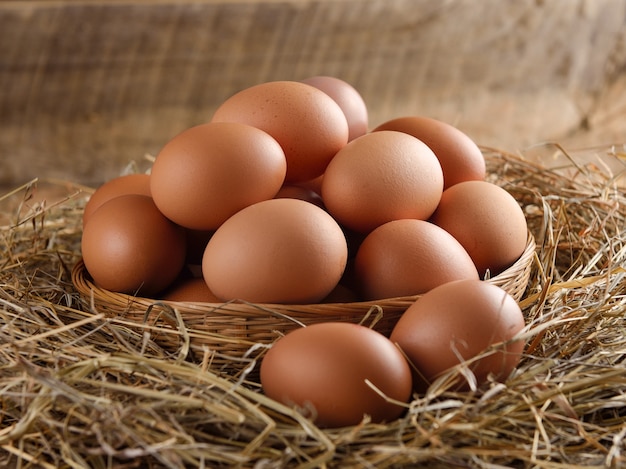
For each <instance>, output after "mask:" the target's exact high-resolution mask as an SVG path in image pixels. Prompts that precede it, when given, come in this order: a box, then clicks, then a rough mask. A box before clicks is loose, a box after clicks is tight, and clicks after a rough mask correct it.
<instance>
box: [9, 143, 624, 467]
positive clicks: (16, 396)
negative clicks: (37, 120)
mask: <svg viewBox="0 0 626 469" xmlns="http://www.w3.org/2000/svg"><path fill="white" fill-rule="evenodd" d="M551 148H552V150H553V151H554V152H555V153H558V154H559V155H560V156H561V157H563V156H565V159H566V160H567V159H569V155H568V153H567V152H566V151H565V150H563V149H562V148H559V147H558V145H556V146H552V147H551ZM589 151H590V152H591V151H593V152H595V153H597V154H598V155H600V156H601V157H602V158H603V159H605V160H606V159H610V160H611V162H612V164H613V165H615V163H617V166H618V167H622V168H623V167H624V162H625V161H626V160H625V156H626V155H625V153H624V152H623V151H622V152H620V151H619V149H616V148H603V149H594V150H589ZM485 154H486V156H487V160H488V163H489V167H490V170H491V171H492V172H493V174H494V179H495V180H497V182H498V183H499V184H501V185H502V186H504V187H505V188H506V189H507V190H509V191H510V192H511V193H513V194H514V195H515V196H516V197H517V198H518V199H519V200H520V201H521V202H522V203H523V205H524V208H525V211H526V214H527V217H528V221H529V226H530V227H531V230H532V231H533V233H534V234H535V237H536V240H537V259H536V266H535V269H534V273H533V275H532V278H531V281H530V285H529V288H528V292H527V294H526V296H525V298H524V299H523V300H522V303H521V304H522V307H523V310H524V313H525V315H526V318H527V323H528V327H527V328H526V330H525V331H524V332H523V334H525V335H526V337H527V340H528V347H527V350H526V352H525V355H524V358H523V360H522V362H521V364H520V366H519V368H518V369H517V370H516V372H515V373H514V374H513V375H512V376H511V377H510V379H509V380H508V381H507V382H506V383H504V384H501V383H496V382H493V383H490V384H489V385H488V386H486V387H483V388H480V389H476V390H474V391H472V392H466V393H457V392H453V391H451V387H450V386H449V384H450V382H451V380H450V378H451V376H452V375H453V374H454V373H464V374H466V375H467V376H468V378H469V379H471V376H470V375H469V372H468V368H467V366H466V365H467V364H463V365H461V366H459V369H457V370H453V371H451V373H450V374H449V375H446V376H444V377H442V378H441V379H440V380H439V381H438V382H436V383H434V384H433V386H431V388H430V390H429V392H428V393H427V394H426V395H423V396H416V397H415V399H414V400H413V401H412V402H411V403H410V405H409V406H408V408H407V412H406V415H405V416H404V417H402V418H400V419H398V420H396V421H394V422H391V423H390V424H387V425H380V424H373V423H371V422H368V421H367V420H364V421H363V422H362V424H360V425H358V426H355V427H350V428H342V429H334V430H323V429H320V428H317V427H316V426H315V425H313V424H312V423H311V422H310V421H309V420H307V419H306V418H304V417H302V416H301V415H300V414H299V413H298V412H297V411H296V410H294V409H290V408H288V407H285V406H283V405H280V404H278V403H276V402H273V401H271V400H269V399H267V398H265V397H264V396H263V394H262V393H261V392H260V389H259V386H258V384H256V383H255V382H253V381H252V380H250V379H249V378H250V376H252V375H249V376H246V375H245V374H243V375H237V376H229V375H227V374H219V373H217V372H215V371H213V370H212V368H211V362H210V353H209V352H208V351H207V353H206V354H205V356H204V359H203V360H199V361H197V362H194V361H191V360H190V359H189V357H188V356H187V353H186V351H185V350H182V349H181V350H178V351H176V352H174V353H173V352H171V351H165V350H163V349H161V348H160V347H158V346H157V345H156V344H155V343H154V342H153V341H151V339H150V337H151V334H150V333H148V332H150V331H146V333H143V334H142V333H140V332H137V330H136V329H135V328H129V327H128V326H127V325H125V324H124V323H123V322H117V321H115V319H107V318H106V317H105V316H104V315H102V314H99V313H98V311H97V310H95V309H94V310H91V309H90V308H89V307H85V306H83V305H82V303H81V302H80V301H79V297H78V295H77V293H76V291H75V290H74V288H73V286H72V283H71V280H70V270H71V268H72V266H73V265H74V263H75V262H76V260H77V259H78V254H79V244H80V235H81V231H80V230H81V227H80V226H81V223H80V216H81V210H82V207H83V206H84V202H85V198H86V195H87V191H85V190H84V188H81V187H79V186H73V185H71V184H68V185H66V187H67V188H68V190H67V192H68V193H69V194H70V195H69V196H68V197H66V198H64V199H62V200H61V201H59V202H58V203H55V204H54V205H52V206H46V204H45V203H43V202H42V203H39V202H38V203H35V204H33V203H31V202H30V201H31V200H33V199H32V195H33V191H34V189H35V185H36V184H35V183H33V184H29V185H26V186H24V187H21V188H18V189H17V190H15V191H12V192H10V193H8V194H6V195H5V196H2V197H0V210H3V209H2V205H3V204H4V205H5V206H8V205H9V202H11V201H12V202H11V204H10V205H11V207H17V208H16V209H15V210H14V211H12V212H11V220H10V222H8V223H7V225H6V226H4V227H2V229H1V231H0V243H1V244H2V248H1V249H2V252H3V255H2V258H1V259H0V464H2V465H3V466H5V467H20V468H27V467H42V468H53V467H54V468H57V467H58V468H87V467H89V468H134V467H141V468H156V467H159V468H160V467H168V468H182V467H221V466H238V467H254V468H277V467H303V468H306V467H310V468H313V467H329V468H330V467H405V466H411V467H431V468H437V467H479V468H499V467H520V468H546V469H547V468H565V467H568V468H572V467H588V468H592V467H615V468H617V467H626V423H625V422H626V363H625V362H624V356H625V354H626V325H625V323H626V321H625V320H626V270H625V267H626V231H625V230H626V223H625V218H626V199H625V196H624V191H623V189H620V188H619V187H618V186H617V183H616V180H617V176H618V175H613V174H611V173H609V172H608V171H607V169H606V168H605V167H604V166H603V165H602V164H600V162H599V161H601V160H598V163H595V164H593V163H586V164H584V165H582V164H578V163H576V161H573V159H571V161H568V164H567V165H565V167H561V168H546V167H542V166H540V165H537V164H534V163H531V162H530V161H527V160H525V159H524V158H522V157H519V156H517V155H511V154H507V153H504V152H501V151H498V150H493V149H485ZM252 366H255V363H254V361H251V367H252Z"/></svg>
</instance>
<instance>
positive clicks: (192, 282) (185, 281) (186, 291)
mask: <svg viewBox="0 0 626 469" xmlns="http://www.w3.org/2000/svg"><path fill="white" fill-rule="evenodd" d="M163 299H164V300H166V301H190V302H200V303H221V301H220V299H219V298H218V297H217V296H215V295H214V294H213V292H212V291H211V290H209V287H208V285H207V284H206V282H205V281H204V279H203V278H202V277H197V278H182V279H180V280H178V281H176V282H174V284H173V285H171V286H170V287H169V288H168V289H167V291H166V292H165V293H164V294H163Z"/></svg>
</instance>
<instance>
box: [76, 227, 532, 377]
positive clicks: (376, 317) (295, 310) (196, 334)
mask: <svg viewBox="0 0 626 469" xmlns="http://www.w3.org/2000/svg"><path fill="white" fill-rule="evenodd" d="M534 256H535V240H534V237H533V236H532V235H531V234H530V233H529V235H528V241H527V243H526V248H525V250H524V252H523V254H522V255H521V256H520V258H519V259H518V260H517V262H515V264H513V265H512V266H511V267H509V268H508V269H507V270H505V271H504V272H501V273H500V274H498V275H497V276H494V277H492V278H490V279H487V280H485V281H486V282H489V283H491V284H494V285H497V286H499V287H501V288H503V289H504V290H505V291H507V292H508V293H509V294H510V295H511V296H513V297H514V298H515V299H516V300H520V299H521V298H522V296H523V294H524V292H525V289H526V286H527V285H528V282H529V279H530V274H531V271H532V265H533V260H534ZM72 282H73V283H74V286H75V287H76V289H77V290H78V292H79V293H80V295H81V298H82V299H83V301H84V302H85V303H86V304H87V305H88V306H90V307H91V308H92V310H94V311H96V312H99V313H104V314H105V315H106V316H107V317H110V318H114V319H116V320H119V321H122V322H124V323H125V324H127V325H128V327H136V328H143V329H144V330H147V331H149V332H150V336H151V338H152V339H153V340H154V341H155V342H157V343H158V344H159V345H161V346H162V347H164V348H166V349H170V350H175V349H177V348H179V347H180V346H181V343H182V341H184V340H188V341H189V345H190V348H191V349H192V351H201V350H203V349H204V348H208V349H209V350H211V351H213V352H217V355H218V358H216V359H215V360H216V362H217V363H218V364H219V363H221V364H223V365H227V366H231V365H232V363H231V360H232V359H237V358H241V357H244V356H245V355H246V354H247V353H248V352H249V350H250V348H251V347H253V346H254V345H255V344H270V343H272V342H273V341H274V340H276V339H277V338H278V337H280V336H281V335H283V334H285V333H287V332H289V331H290V330H293V329H295V328H297V327H302V326H303V325H309V324H314V323H318V322H324V321H343V322H353V323H363V324H366V325H369V326H371V327H372V328H374V329H375V330H377V331H378V332H381V333H382V334H385V335H387V336H388V335H389V334H390V333H391V331H392V329H393V327H394V325H395V323H396V321H397V320H398V319H399V317H400V316H401V315H402V313H403V312H404V311H405V310H406V309H407V308H408V307H409V306H410V305H411V304H412V303H413V302H415V300H417V299H418V298H419V295H415V296H404V297H398V298H388V299H383V300H376V301H364V302H354V303H320V304H307V305H284V304H253V303H248V302H244V301H231V302H227V303H223V304H222V303H195V302H174V301H167V302H165V301H160V300H155V299H150V298H142V297H136V296H131V295H127V294H122V293H116V292H111V291H108V290H104V289H102V288H100V287H98V286H97V285H95V284H94V283H93V280H92V279H91V277H90V276H89V273H88V272H87V270H86V268H85V265H84V263H83V262H82V260H81V261H79V262H77V263H76V265H75V266H74V269H73V271H72ZM220 357H222V358H220Z"/></svg>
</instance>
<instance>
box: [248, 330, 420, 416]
mask: <svg viewBox="0 0 626 469" xmlns="http://www.w3.org/2000/svg"><path fill="white" fill-rule="evenodd" d="M260 375H261V385H262V387H263V391H264V392H265V394H266V395H267V396H269V397H271V398H272V399H274V400H277V401H280V402H282V403H284V404H286V405H288V406H296V407H297V408H298V409H300V410H301V411H302V412H304V413H305V414H307V415H308V416H310V417H311V418H312V419H313V421H314V422H315V423H316V424H317V425H319V426H322V427H344V426H349V425H357V424H359V423H360V422H361V421H362V420H363V419H364V418H365V417H366V416H369V417H371V420H372V421H373V422H375V423H380V422H391V421H392V420H394V419H396V418H398V417H399V416H400V415H401V414H402V413H403V412H404V411H405V407H404V406H402V405H401V404H400V405H399V404H397V402H400V403H406V402H408V401H409V399H410V397H411V387H412V383H411V370H410V368H409V365H408V363H407V361H406V359H405V358H404V356H403V355H402V354H401V353H400V351H399V350H398V348H397V347H396V346H395V345H394V344H393V343H392V342H391V341H390V340H389V339H387V338H386V337H385V336H383V335H382V334H380V333H378V332H376V331H374V330H372V329H369V328H367V327H365V326H361V325H357V324H350V323H341V322H327V323H320V324H314V325H310V326H307V327H303V328H300V329H296V330H294V331H292V332H289V333H288V334H287V335H285V336H284V337H282V338H281V339H279V340H278V341H277V342H276V343H275V344H274V345H273V346H272V348H271V349H270V350H269V351H268V352H267V354H266V355H265V356H264V357H263V361H262V362H261V370H260ZM368 383H371V386H372V387H373V388H374V389H377V390H378V391H379V392H380V394H379V392H377V391H375V390H374V389H373V388H372V387H370V386H369V385H368ZM381 394H382V395H381ZM383 396H387V397H388V398H389V400H386V399H385V397H383ZM394 401H395V402H394Z"/></svg>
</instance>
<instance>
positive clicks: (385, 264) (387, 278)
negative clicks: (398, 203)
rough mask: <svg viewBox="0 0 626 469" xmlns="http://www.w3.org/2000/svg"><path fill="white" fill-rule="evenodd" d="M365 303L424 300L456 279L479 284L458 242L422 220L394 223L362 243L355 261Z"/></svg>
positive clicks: (466, 255) (443, 231) (370, 235)
mask: <svg viewBox="0 0 626 469" xmlns="http://www.w3.org/2000/svg"><path fill="white" fill-rule="evenodd" d="M355 268H356V273H357V276H358V278H359V282H360V285H361V291H362V293H363V296H364V297H365V298H366V299H372V300H373V299H380V298H393V297H398V296H409V295H420V294H423V293H426V292H427V291H429V290H431V289H433V288H435V287H436V286H439V285H442V284H444V283H447V282H451V281H453V280H461V279H475V280H478V272H477V270H476V267H475V266H474V263H473V262H472V258H471V257H470V256H469V254H468V253H467V252H466V251H465V249H464V248H463V246H461V244H460V243H459V242H458V241H457V240H456V239H454V237H453V236H452V235H451V234H449V233H448V232H446V231H445V230H444V229H442V228H439V227H438V226H436V225H433V224H432V223H429V222H427V221H423V220H412V219H404V220H394V221H390V222H387V223H385V224H384V225H381V226H379V227H378V228H376V229H375V230H374V231H372V232H371V233H370V234H369V235H368V236H367V237H366V238H365V240H364V241H363V243H361V247H360V248H359V251H358V252H357V255H356V260H355Z"/></svg>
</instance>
